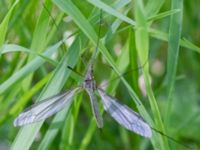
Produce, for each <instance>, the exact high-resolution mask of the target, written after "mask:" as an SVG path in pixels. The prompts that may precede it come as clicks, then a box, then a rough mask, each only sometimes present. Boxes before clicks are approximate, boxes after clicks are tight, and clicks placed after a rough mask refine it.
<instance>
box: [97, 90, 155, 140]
mask: <svg viewBox="0 0 200 150" xmlns="http://www.w3.org/2000/svg"><path fill="white" fill-rule="evenodd" d="M98 92H99V94H100V96H101V99H102V101H103V105H104V109H105V110H106V111H107V112H108V113H110V115H111V116H112V117H113V118H114V119H115V120H116V121H117V122H118V123H119V124H120V125H122V126H123V127H125V128H126V129H128V130H130V131H133V132H135V133H137V134H139V135H141V136H144V137H148V138H150V137H151V136H152V131H151V128H150V126H149V125H148V124H147V123H146V122H145V121H144V120H143V119H142V117H141V116H140V115H139V114H138V113H136V112H134V111H132V110H131V109H130V108H128V107H127V106H126V105H122V104H119V103H118V102H117V101H116V99H115V98H114V97H112V96H109V95H107V94H106V93H105V92H104V91H103V90H102V89H98Z"/></svg>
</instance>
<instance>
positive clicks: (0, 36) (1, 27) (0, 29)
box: [0, 0, 19, 47]
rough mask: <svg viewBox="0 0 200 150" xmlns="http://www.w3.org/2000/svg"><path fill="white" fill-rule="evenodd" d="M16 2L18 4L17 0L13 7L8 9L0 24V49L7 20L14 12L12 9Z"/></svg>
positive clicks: (4, 35)
mask: <svg viewBox="0 0 200 150" xmlns="http://www.w3.org/2000/svg"><path fill="white" fill-rule="evenodd" d="M18 2H19V0H16V1H15V2H14V3H13V5H12V6H11V8H10V10H9V11H8V13H7V14H6V16H5V17H4V19H3V21H2V22H1V24H0V47H1V46H2V45H3V43H4V41H5V37H6V33H7V29H8V23H9V20H10V17H11V15H12V12H13V10H14V8H15V6H16V4H17V3H18Z"/></svg>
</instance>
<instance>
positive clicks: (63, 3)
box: [0, 0, 200, 150]
mask: <svg viewBox="0 0 200 150" xmlns="http://www.w3.org/2000/svg"><path fill="white" fill-rule="evenodd" d="M198 6H200V2H198V1H183V0H174V1H167V0H165V1H164V0H149V1H147V0H146V1H141V0H134V1H133V0H132V1H131V0H117V1H114V0H109V1H108V0H107V1H105V0H86V1H81V0H53V1H49V0H44V2H41V1H34V0H31V1H26V0H24V1H19V0H12V1H5V0H3V1H0V8H1V9H0V20H1V23H0V76H1V78H0V149H4V148H5V149H6V148H7V149H13V150H26V149H39V150H44V149H48V150H49V149H50V150H51V149H52V150H54V149H61V150H64V149H69V150H76V149H81V150H84V149H89V150H90V149H91V150H92V149H97V150H98V149H99V150H102V149H106V150H107V149H108V150H115V149H127V150H128V149H136V150H137V149H141V150H146V149H155V150H170V149H176V150H179V149H180V150H183V149H188V148H187V147H190V148H191V149H198V148H199V147H200V142H199V141H200V130H199V125H200V117H199V115H200V104H199V93H198V91H199V89H200V79H199V74H200V69H199V67H198V65H199V61H198V57H199V53H200V47H198V45H199V36H200V32H199V30H198V27H199V24H200V21H199V16H198V15H199V8H198ZM100 10H102V12H103V14H102V21H101V22H102V24H101V33H100V36H99V35H98V30H99V28H100V24H99V22H100V20H99V19H100ZM98 39H100V43H99V45H98V57H97V58H96V61H95V65H94V75H95V79H96V81H97V84H98V85H99V86H101V85H104V86H103V88H105V89H106V91H107V93H109V94H110V95H113V96H115V97H116V98H117V99H119V101H120V102H121V103H123V104H126V105H128V106H129V107H130V108H132V109H133V110H135V111H138V112H139V113H140V115H141V116H142V117H143V118H144V119H145V121H146V122H148V123H149V124H150V126H151V127H152V128H154V129H156V130H158V131H159V132H161V133H158V132H156V131H154V130H153V136H152V138H150V139H146V138H144V137H141V136H139V135H137V134H135V133H132V132H130V131H127V130H126V129H123V128H122V127H121V126H120V125H118V124H117V123H116V122H115V121H114V120H113V119H112V118H111V117H110V116H109V115H108V114H107V113H104V114H103V118H104V127H103V128H102V129H98V128H97V126H96V122H95V119H94V118H93V116H92V112H91V106H90V101H89V97H88V96H87V94H85V93H84V92H82V93H80V94H78V95H76V96H75V97H74V101H73V103H72V104H71V105H68V106H67V107H66V108H65V109H64V110H63V111H61V112H59V113H57V114H56V115H54V116H52V117H50V118H49V119H47V120H45V121H42V122H38V123H35V124H31V125H27V126H23V127H21V128H16V127H14V126H13V121H14V119H15V118H16V117H17V115H18V114H19V113H20V112H21V111H23V110H24V109H25V108H27V107H28V106H30V105H31V104H33V103H35V102H36V101H40V100H43V99H45V98H47V97H50V96H52V95H55V94H57V93H60V92H61V91H66V90H67V89H70V88H71V87H75V86H77V85H80V84H81V81H82V78H81V77H80V76H79V75H77V73H79V74H82V75H84V73H85V70H86V65H87V63H88V62H89V59H90V57H91V56H92V54H93V53H94V52H95V49H96V46H97V41H98ZM68 66H70V67H71V68H73V70H74V71H72V70H71V69H69V68H68ZM76 72H77V73H76ZM104 81H106V84H105V82H104ZM99 104H100V105H99V106H100V107H101V108H102V104H101V101H100V100H99ZM102 110H103V109H102ZM164 135H166V136H164ZM173 140H176V141H173Z"/></svg>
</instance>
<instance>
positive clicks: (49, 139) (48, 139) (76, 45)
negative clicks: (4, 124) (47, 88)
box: [39, 35, 87, 150]
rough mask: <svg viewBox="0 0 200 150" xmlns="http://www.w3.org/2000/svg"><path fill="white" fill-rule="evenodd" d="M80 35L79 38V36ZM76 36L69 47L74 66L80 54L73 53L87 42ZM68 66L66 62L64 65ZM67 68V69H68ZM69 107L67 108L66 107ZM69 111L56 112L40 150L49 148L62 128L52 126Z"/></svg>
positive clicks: (82, 37) (71, 63)
mask: <svg viewBox="0 0 200 150" xmlns="http://www.w3.org/2000/svg"><path fill="white" fill-rule="evenodd" d="M78 37H79V38H78ZM78 37H77V38H76V40H75V41H74V42H73V44H72V46H71V47H70V48H69V53H70V54H71V56H73V57H72V58H71V59H70V63H69V66H71V67H73V66H75V64H76V63H77V61H78V58H79V56H78V54H73V53H77V52H76V51H78V52H79V51H80V50H81V48H82V46H80V44H81V45H85V43H86V41H87V40H86V39H85V38H84V36H82V35H81V36H78ZM64 66H65V67H66V68H67V66H66V64H65V65H64ZM66 68H65V69H66ZM63 69H64V68H63ZM66 109H67V108H66ZM67 112H68V111H66V112H65V111H63V112H62V113H58V114H56V116H55V117H54V119H53V121H52V123H51V125H50V127H49V129H48V131H47V132H46V134H45V136H44V138H43V139H42V142H41V143H40V145H39V149H40V150H45V149H48V147H49V146H50V145H51V142H52V141H53V139H54V138H55V137H56V135H57V133H58V131H59V130H60V128H57V129H54V130H51V128H53V126H54V124H55V123H56V122H57V120H61V119H62V120H64V119H65V117H66V113H67Z"/></svg>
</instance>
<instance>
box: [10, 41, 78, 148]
mask: <svg viewBox="0 0 200 150" xmlns="http://www.w3.org/2000/svg"><path fill="white" fill-rule="evenodd" d="M74 43H75V44H73V45H72V46H71V48H70V50H69V51H68V52H67V53H66V54H65V55H64V57H63V58H62V60H61V63H60V64H59V65H58V66H57V68H56V70H55V74H54V76H53V77H52V79H51V81H50V82H49V83H48V85H47V86H46V87H45V89H44V90H43V91H42V94H41V96H40V97H39V99H38V100H42V99H44V98H45V97H49V96H51V95H54V94H56V93H58V92H59V91H60V89H61V88H62V87H63V86H64V83H65V81H66V80H67V79H68V77H69V75H70V72H71V70H69V69H66V68H67V65H70V66H72V67H73V66H75V64H76V63H77V60H78V58H79V39H76V41H74ZM56 116H59V113H58V114H57V115H56ZM42 124H43V121H42V122H39V123H36V124H31V125H29V126H25V127H22V128H21V129H20V131H19V133H18V135H17V137H16V139H15V141H14V142H13V144H12V147H11V149H13V150H15V149H16V150H18V149H21V150H26V149H29V148H30V146H31V144H32V143H33V141H34V139H35V136H36V134H37V132H38V131H39V129H40V127H41V126H42ZM22 143H24V144H22Z"/></svg>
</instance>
